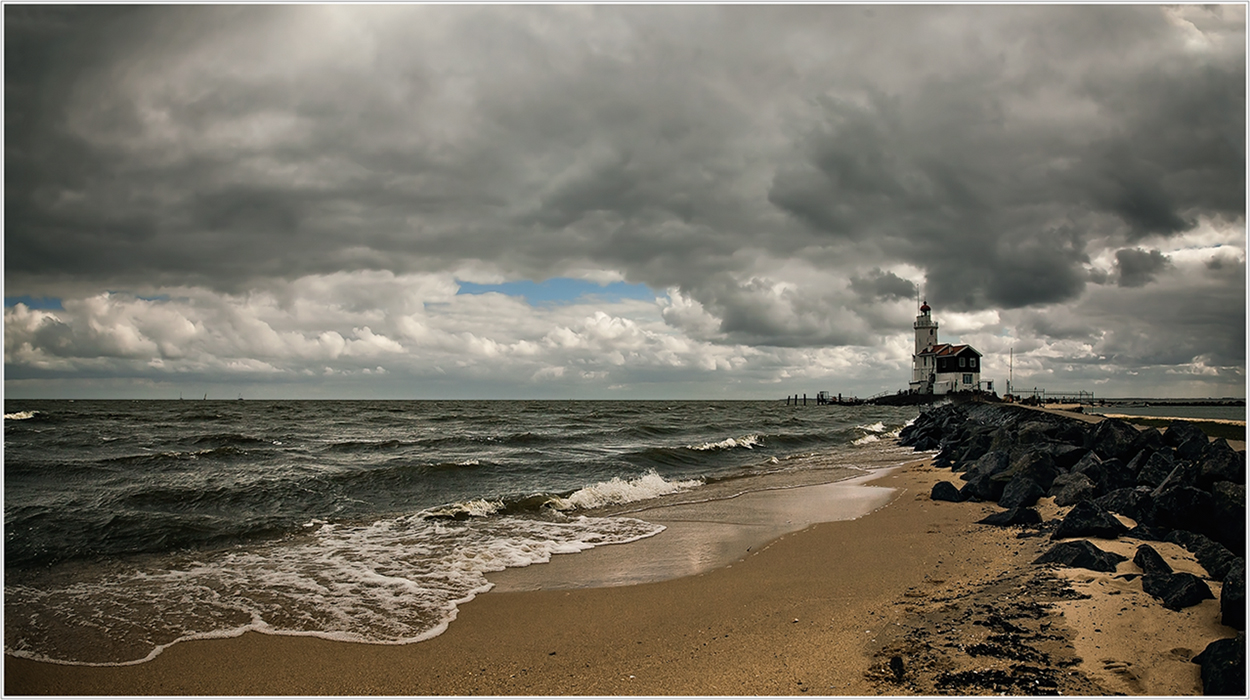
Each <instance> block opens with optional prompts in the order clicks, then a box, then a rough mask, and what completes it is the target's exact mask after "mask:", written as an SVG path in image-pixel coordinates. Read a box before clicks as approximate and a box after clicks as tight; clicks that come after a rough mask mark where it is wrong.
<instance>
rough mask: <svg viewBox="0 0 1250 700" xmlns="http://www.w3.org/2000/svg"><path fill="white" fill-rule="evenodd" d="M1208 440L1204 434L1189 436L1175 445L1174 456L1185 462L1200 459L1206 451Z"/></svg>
mask: <svg viewBox="0 0 1250 700" xmlns="http://www.w3.org/2000/svg"><path fill="white" fill-rule="evenodd" d="M1208 442H1209V440H1207V436H1206V435H1203V436H1201V437H1195V438H1190V439H1188V440H1186V441H1185V442H1182V443H1181V444H1179V445H1177V446H1176V458H1177V459H1183V460H1185V461H1187V462H1197V461H1199V460H1201V459H1202V453H1203V452H1205V451H1206V449H1207V443H1208Z"/></svg>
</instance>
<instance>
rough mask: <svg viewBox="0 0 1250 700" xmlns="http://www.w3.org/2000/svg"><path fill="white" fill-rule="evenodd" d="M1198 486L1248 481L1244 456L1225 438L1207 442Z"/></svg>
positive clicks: (1201, 462)
mask: <svg viewBox="0 0 1250 700" xmlns="http://www.w3.org/2000/svg"><path fill="white" fill-rule="evenodd" d="M1199 463H1200V464H1201V467H1200V468H1199V470H1198V486H1199V487H1200V488H1204V489H1209V488H1211V486H1212V485H1214V484H1215V483H1217V482H1220V481H1231V482H1233V483H1238V484H1244V483H1246V464H1245V461H1244V457H1243V456H1242V455H1239V454H1238V453H1237V452H1236V451H1234V450H1233V448H1231V447H1229V445H1228V441H1227V440H1225V439H1224V438H1220V439H1218V440H1215V441H1214V442H1210V443H1207V445H1206V448H1205V450H1204V451H1203V453H1202V456H1201V459H1200V460H1199Z"/></svg>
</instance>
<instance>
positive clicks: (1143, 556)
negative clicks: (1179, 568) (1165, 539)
mask: <svg viewBox="0 0 1250 700" xmlns="http://www.w3.org/2000/svg"><path fill="white" fill-rule="evenodd" d="M1133 563H1134V564H1136V565H1137V567H1138V568H1139V569H1141V570H1142V573H1143V574H1147V575H1159V574H1170V573H1172V567H1171V566H1169V565H1168V563H1167V561H1165V560H1164V559H1163V557H1162V556H1160V555H1159V553H1158V552H1156V551H1155V548H1154V547H1151V546H1150V545H1148V544H1143V545H1138V547H1137V554H1135V555H1134V556H1133Z"/></svg>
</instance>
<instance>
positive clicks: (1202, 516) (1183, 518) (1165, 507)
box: [1146, 467, 1217, 535]
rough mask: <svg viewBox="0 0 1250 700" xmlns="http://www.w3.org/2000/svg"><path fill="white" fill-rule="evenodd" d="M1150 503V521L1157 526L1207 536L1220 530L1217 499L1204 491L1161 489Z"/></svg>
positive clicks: (1188, 487)
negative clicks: (1216, 511)
mask: <svg viewBox="0 0 1250 700" xmlns="http://www.w3.org/2000/svg"><path fill="white" fill-rule="evenodd" d="M1178 469H1179V467H1178ZM1150 499H1151V503H1150V513H1149V515H1148V517H1147V519H1146V520H1147V522H1149V523H1151V524H1153V525H1161V526H1163V527H1167V528H1171V529H1173V530H1190V531H1192V532H1201V533H1202V534H1204V535H1211V534H1212V533H1213V531H1214V530H1215V529H1216V525H1217V523H1216V522H1215V520H1214V507H1215V499H1213V498H1212V497H1211V494H1209V493H1207V492H1206V491H1203V490H1202V489H1199V488H1195V487H1193V486H1175V487H1173V488H1169V489H1166V490H1163V489H1162V487H1160V488H1159V489H1155V490H1154V491H1153V492H1151V494H1150Z"/></svg>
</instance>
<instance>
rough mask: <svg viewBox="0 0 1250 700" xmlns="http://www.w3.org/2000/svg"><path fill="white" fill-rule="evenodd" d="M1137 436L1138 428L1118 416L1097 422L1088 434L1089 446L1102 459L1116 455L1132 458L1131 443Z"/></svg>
mask: <svg viewBox="0 0 1250 700" xmlns="http://www.w3.org/2000/svg"><path fill="white" fill-rule="evenodd" d="M1137 438H1138V430H1137V428H1134V427H1133V426H1132V425H1129V424H1128V423H1126V422H1124V421H1122V420H1120V419H1119V418H1108V419H1106V420H1104V421H1101V422H1099V423H1098V427H1097V428H1095V429H1094V433H1093V435H1091V436H1090V443H1089V448H1090V449H1091V450H1093V451H1095V452H1097V453H1098V456H1100V457H1102V458H1103V459H1110V458H1112V457H1118V458H1120V459H1125V460H1127V459H1132V457H1133V455H1134V454H1135V452H1133V451H1132V448H1133V443H1134V442H1135V441H1136V440H1137Z"/></svg>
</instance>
